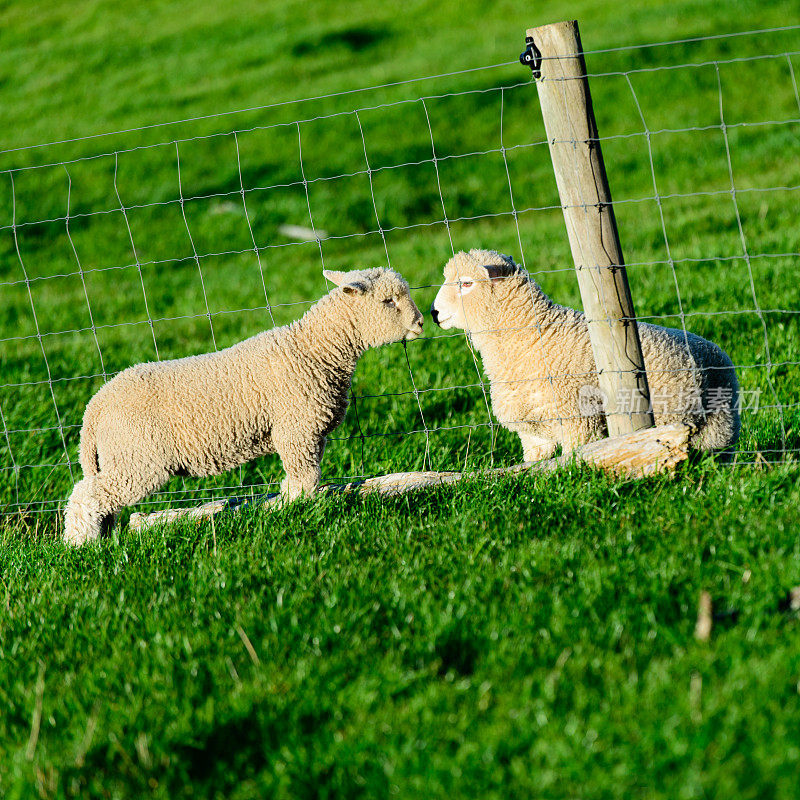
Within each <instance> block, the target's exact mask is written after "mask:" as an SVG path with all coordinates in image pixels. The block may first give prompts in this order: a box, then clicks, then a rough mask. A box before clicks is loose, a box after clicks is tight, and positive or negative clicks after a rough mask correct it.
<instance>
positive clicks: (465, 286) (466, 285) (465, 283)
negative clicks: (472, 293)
mask: <svg viewBox="0 0 800 800" xmlns="http://www.w3.org/2000/svg"><path fill="white" fill-rule="evenodd" d="M460 285H461V288H462V289H469V287H470V286H472V281H461V284H460Z"/></svg>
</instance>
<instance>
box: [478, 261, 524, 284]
mask: <svg viewBox="0 0 800 800" xmlns="http://www.w3.org/2000/svg"><path fill="white" fill-rule="evenodd" d="M503 258H506V259H508V260H507V261H505V263H503V264H484V265H483V268H484V269H485V270H486V275H487V277H488V278H489V279H490V280H491V281H492V283H495V282H496V281H499V280H502V279H503V278H508V277H509V276H511V275H514V274H515V273H516V272H517V265H516V264H515V263H514V262H513V261H512V260H511V258H509V257H508V256H503Z"/></svg>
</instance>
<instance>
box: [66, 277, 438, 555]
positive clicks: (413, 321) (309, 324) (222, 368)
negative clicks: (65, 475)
mask: <svg viewBox="0 0 800 800" xmlns="http://www.w3.org/2000/svg"><path fill="white" fill-rule="evenodd" d="M323 274H324V275H325V277H326V278H328V280H330V281H331V282H333V283H334V284H335V288H334V289H333V290H332V291H331V292H330V293H329V294H327V295H325V296H324V297H323V298H322V299H321V300H319V301H318V302H317V303H316V304H315V305H313V306H312V307H311V308H310V309H309V310H308V311H307V312H306V313H305V314H304V315H303V317H302V318H301V319H299V320H296V321H295V322H293V323H291V324H290V325H287V326H284V327H280V328H274V329H272V330H268V331H264V332H262V333H259V334H257V335H256V336H253V337H252V338H250V339H246V340H244V341H242V342H239V343H238V344H235V345H233V347H229V348H227V349H226V350H221V351H219V352H216V353H206V354H204V355H197V356H189V357H187V358H179V359H176V360H173V361H161V362H158V363H146V364H137V365H136V366H133V367H130V368H129V369H126V370H124V371H123V372H121V373H120V374H119V375H117V376H116V377H115V378H113V379H112V380H111V381H109V382H108V383H107V384H105V385H104V386H103V387H102V388H101V389H100V390H99V391H98V392H97V394H95V396H94V397H93V398H92V399H91V400H90V401H89V404H88V405H87V407H86V412H85V414H84V418H83V427H82V428H81V440H80V463H81V467H82V468H83V474H84V478H83V480H81V481H79V482H78V483H77V484H76V485H75V488H74V490H73V492H72V495H71V496H70V499H69V502H68V504H67V508H66V513H65V526H64V527H65V533H64V538H65V540H66V541H67V542H69V543H71V544H75V545H80V544H83V543H84V542H86V541H88V540H92V539H96V538H97V537H98V536H99V535H100V534H101V532H102V531H103V530H106V529H108V528H110V527H111V525H113V520H114V517H115V515H116V514H117V513H118V512H119V511H120V510H121V509H122V508H124V507H125V506H128V505H131V504H133V503H136V502H138V501H139V500H141V499H142V498H144V497H145V496H147V495H148V494H150V493H151V492H153V491H155V490H156V489H158V488H159V487H160V486H162V485H163V484H164V483H165V482H166V481H167V479H168V478H169V477H170V476H172V475H193V476H205V475H216V474H219V473H221V472H225V471H226V470H229V469H232V468H233V467H237V466H239V465H240V464H243V463H245V462H247V461H250V460H251V459H254V458H257V457H258V456H261V455H264V454H266V453H278V455H279V456H280V458H281V461H282V463H283V467H284V469H285V471H286V477H285V478H284V480H283V482H282V483H281V495H282V498H283V499H284V500H285V501H291V500H293V499H295V498H296V497H298V496H299V495H300V494H301V493H306V494H309V495H310V494H312V493H313V492H314V491H315V490H316V489H317V487H318V485H319V481H320V462H321V460H322V453H323V450H324V448H325V439H326V437H327V436H328V435H329V434H330V433H331V431H333V430H334V429H335V428H336V427H337V426H338V425H339V424H340V423H341V421H342V420H343V419H344V415H345V411H346V409H347V403H348V393H349V390H350V384H351V380H352V377H353V373H354V372H355V368H356V364H357V362H358V359H359V358H360V356H361V355H362V354H363V353H364V352H365V351H366V350H367V349H368V348H370V347H379V346H381V345H385V344H390V343H392V342H398V341H401V340H404V339H406V340H411V339H415V338H417V337H418V336H419V335H420V334H421V333H422V325H423V317H422V314H421V313H420V311H419V309H418V308H417V306H416V305H415V304H414V301H413V300H412V299H411V295H410V293H409V287H408V284H407V283H406V281H405V280H404V279H403V278H402V276H401V275H399V274H398V273H397V272H394V271H393V270H390V269H382V268H381V269H366V270H355V271H351V272H335V271H330V270H325V271H324V272H323Z"/></svg>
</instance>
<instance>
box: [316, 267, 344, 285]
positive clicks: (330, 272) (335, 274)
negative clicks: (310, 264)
mask: <svg viewBox="0 0 800 800" xmlns="http://www.w3.org/2000/svg"><path fill="white" fill-rule="evenodd" d="M322 274H323V275H324V276H325V277H326V278H327V279H328V280H329V281H330V282H331V283H332V284H333V285H334V286H341V285H342V284H343V283H346V282H347V273H346V272H340V271H339V270H335V269H324V270H322Z"/></svg>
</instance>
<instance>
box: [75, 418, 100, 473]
mask: <svg viewBox="0 0 800 800" xmlns="http://www.w3.org/2000/svg"><path fill="white" fill-rule="evenodd" d="M78 457H79V459H80V462H81V469H82V470H83V474H84V476H85V477H87V478H88V477H89V476H90V475H97V473H98V472H100V459H99V458H98V456H97V435H96V432H95V428H94V425H93V424H92V421H91V420H84V423H83V428H81V446H80V455H79V456H78Z"/></svg>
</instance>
